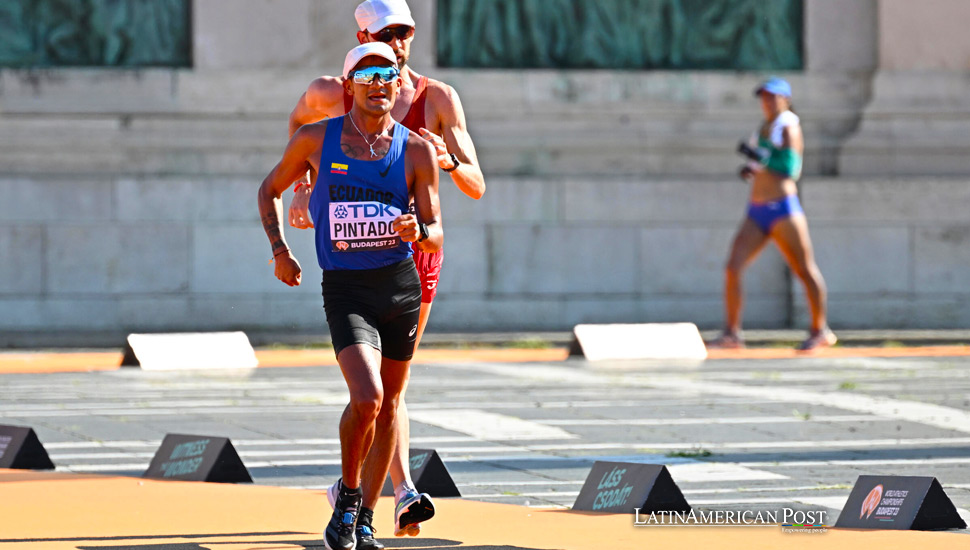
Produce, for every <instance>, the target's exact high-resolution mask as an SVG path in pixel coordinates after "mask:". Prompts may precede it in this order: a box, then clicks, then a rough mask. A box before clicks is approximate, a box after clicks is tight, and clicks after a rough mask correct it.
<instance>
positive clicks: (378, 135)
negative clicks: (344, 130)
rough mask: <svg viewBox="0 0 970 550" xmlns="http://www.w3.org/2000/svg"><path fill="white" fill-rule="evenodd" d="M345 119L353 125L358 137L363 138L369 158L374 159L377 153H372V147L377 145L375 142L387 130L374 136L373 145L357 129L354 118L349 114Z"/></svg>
mask: <svg viewBox="0 0 970 550" xmlns="http://www.w3.org/2000/svg"><path fill="white" fill-rule="evenodd" d="M347 118H349V119H350V123H351V124H353V125H354V130H357V133H358V134H360V137H362V138H364V143H366V144H367V146H368V147H370V156H371V157H376V156H377V153H376V152H375V151H374V145H376V144H377V140H379V139H381V136H383V135H384V131H385V130H387V128H385V129H384V130H381V131H380V132H377V135H376V136H374V143H371V142H369V141H367V136H365V135H364V132H361V131H360V128H358V127H357V123H356V122H354V117H352V116H350V113H347Z"/></svg>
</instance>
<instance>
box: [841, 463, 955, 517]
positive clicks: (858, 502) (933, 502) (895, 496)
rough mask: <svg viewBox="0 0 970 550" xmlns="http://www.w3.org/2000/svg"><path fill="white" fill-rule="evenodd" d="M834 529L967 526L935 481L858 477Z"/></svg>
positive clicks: (891, 477)
mask: <svg viewBox="0 0 970 550" xmlns="http://www.w3.org/2000/svg"><path fill="white" fill-rule="evenodd" d="M835 526H836V527H845V528H849V529H914V530H920V531H928V530H934V529H965V528H966V527H967V524H966V522H964V521H963V519H962V518H961V517H960V514H958V513H957V509H956V507H955V506H954V505H953V503H952V502H950V498H949V497H947V496H946V493H945V492H944V491H943V487H942V486H941V485H940V482H939V481H937V480H936V478H935V477H918V476H859V479H857V480H856V482H855V486H854V487H853V488H852V492H851V493H850V494H849V500H848V501H846V503H845V507H843V508H842V513H841V514H839V520H838V521H837V522H836V523H835Z"/></svg>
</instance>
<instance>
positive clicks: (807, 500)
mask: <svg viewBox="0 0 970 550" xmlns="http://www.w3.org/2000/svg"><path fill="white" fill-rule="evenodd" d="M792 500H794V501H795V502H801V503H803V504H810V505H812V506H821V507H822V508H831V509H833V510H841V509H842V508H845V503H846V501H847V500H849V495H845V496H836V497H794V498H792ZM836 519H838V514H836V515H835V516H833V517H832V518H829V521H831V522H832V523H833V524H834V523H835V520H836Z"/></svg>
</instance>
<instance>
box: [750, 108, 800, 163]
mask: <svg viewBox="0 0 970 550" xmlns="http://www.w3.org/2000/svg"><path fill="white" fill-rule="evenodd" d="M798 123H799V118H798V115H796V114H795V113H793V112H791V111H785V112H783V113H781V114H779V115H778V116H777V117H775V120H774V121H772V123H771V127H770V128H768V136H767V137H765V136H762V135H761V134H760V133H755V134H754V135H753V136H751V141H752V142H753V143H755V144H757V147H758V149H759V151H760V152H761V153H762V155H761V157H762V159H764V160H762V161H761V164H762V165H763V166H764V167H765V168H767V169H769V170H771V171H772V172H776V173H778V174H780V175H782V176H784V177H786V178H792V179H794V180H797V179H798V178H800V177H801V175H802V155H800V154H799V153H798V151H795V150H794V149H792V148H791V147H782V145H783V143H784V138H783V136H782V133H783V131H784V129H785V128H787V127H789V126H796V125H798Z"/></svg>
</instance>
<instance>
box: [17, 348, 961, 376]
mask: <svg viewBox="0 0 970 550" xmlns="http://www.w3.org/2000/svg"><path fill="white" fill-rule="evenodd" d="M966 356H970V346H959V345H958V346H924V347H907V348H829V349H823V350H818V351H814V352H808V353H806V352H800V351H797V350H794V349H787V348H748V349H737V350H719V349H713V350H709V351H708V359H792V358H804V357H811V358H844V357H966ZM256 357H257V359H259V366H260V367H312V366H331V365H336V364H337V360H336V358H335V357H334V355H333V350H331V349H319V350H257V351H256ZM567 357H568V351H567V349H566V348H548V349H512V348H493V349H460V350H456V349H424V350H419V351H418V353H417V354H416V355H415V358H414V362H415V363H418V364H421V363H424V364H440V363H469V362H491V363H527V362H535V361H542V362H554V361H562V360H565V359H566V358H567ZM120 364H121V352H100V351H99V352H72V353H61V352H4V353H0V374H13V373H52V372H85V371H101V370H116V369H118V368H119V365H120Z"/></svg>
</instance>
